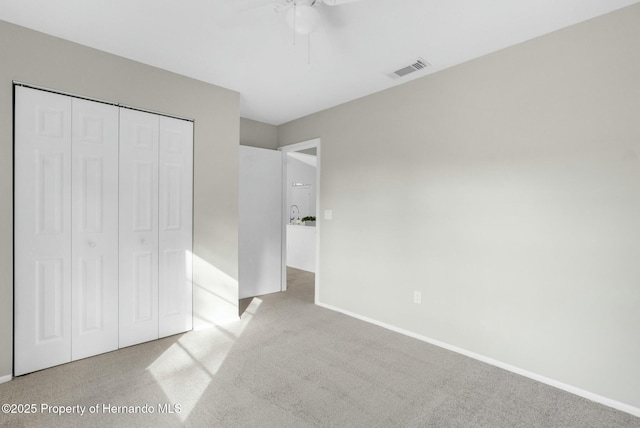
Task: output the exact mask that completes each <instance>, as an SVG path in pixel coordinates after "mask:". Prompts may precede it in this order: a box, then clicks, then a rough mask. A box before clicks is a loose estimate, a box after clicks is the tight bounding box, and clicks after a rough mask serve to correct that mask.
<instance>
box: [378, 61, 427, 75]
mask: <svg viewBox="0 0 640 428" xmlns="http://www.w3.org/2000/svg"><path fill="white" fill-rule="evenodd" d="M430 65H431V64H429V63H428V62H427V61H425V60H424V59H422V58H418V59H417V60H416V61H415V62H414V63H413V64H410V65H407V66H405V67H402V68H400V69H398V70H396V71H394V72H392V73H389V74H388V76H389V77H391V78H392V79H398V78H400V77H404V76H406V75H407V74H411V73H413V72H414V71H419V70H423V69H425V68H427V67H429V66H430Z"/></svg>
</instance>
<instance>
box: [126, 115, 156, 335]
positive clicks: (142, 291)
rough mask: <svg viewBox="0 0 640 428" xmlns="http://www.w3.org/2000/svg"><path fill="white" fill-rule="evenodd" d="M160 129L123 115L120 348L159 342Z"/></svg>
mask: <svg viewBox="0 0 640 428" xmlns="http://www.w3.org/2000/svg"><path fill="white" fill-rule="evenodd" d="M158 124H159V116H157V115H153V114H150V113H144V112H139V111H135V110H130V109H124V108H123V109H120V194H119V196H120V198H119V199H120V213H119V218H120V229H119V235H120V246H119V258H120V275H119V289H120V294H119V300H120V306H119V307H120V314H119V319H120V339H119V346H120V347H124V346H129V345H134V344H136V343H141V342H146V341H149V340H153V339H157V338H158Z"/></svg>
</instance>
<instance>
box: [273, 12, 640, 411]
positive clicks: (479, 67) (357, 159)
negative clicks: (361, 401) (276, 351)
mask: <svg viewBox="0 0 640 428" xmlns="http://www.w3.org/2000/svg"><path fill="white" fill-rule="evenodd" d="M638 23H640V5H635V6H632V7H630V8H626V9H623V10H620V11H617V12H614V13H612V14H610V15H606V16H604V17H601V18H598V19H595V20H593V21H589V22H586V23H583V24H580V25H577V26H574V27H571V28H568V29H565V30H563V31H559V32H556V33H553V34H550V35H547V36H544V37H541V38H539V39H536V40H533V41H530V42H527V43H524V44H521V45H518V46H515V47H512V48H509V49H506V50H503V51H500V52H497V53H494V54H491V55H488V56H485V57H483V58H480V59H477V60H474V61H471V62H468V63H465V64H462V65H459V66H457V67H454V68H450V69H448V70H445V71H442V72H439V73H436V74H433V75H431V76H427V77H425V78H422V79H419V80H415V81H413V82H409V83H407V84H405V85H401V86H398V87H396V88H393V89H390V90H387V91H384V92H380V93H377V94H374V95H371V96H368V97H365V98H362V99H359V100H356V101H353V102H350V103H347V104H344V105H341V106H338V107H335V108H332V109H329V110H326V111H323V112H320V113H317V114H314V115H312V116H309V117H305V118H303V119H300V120H297V121H294V122H291V123H288V124H284V125H281V126H279V128H278V134H279V144H280V145H287V144H291V143H295V142H298V141H303V140H307V139H310V138H314V137H320V138H321V139H322V159H321V163H322V171H321V175H322V179H321V186H320V188H321V206H320V207H319V209H320V211H319V212H322V210H324V209H332V210H333V220H331V221H325V220H322V219H320V221H321V224H320V226H321V228H320V233H321V235H320V245H321V248H320V264H319V275H320V278H321V288H320V295H319V300H320V302H321V303H323V304H326V305H331V306H334V307H336V308H339V309H340V310H343V311H349V312H351V313H354V314H357V315H359V316H362V317H368V318H371V319H373V320H376V321H377V322H381V323H387V324H389V325H391V326H394V327H396V328H400V329H405V330H408V331H410V332H412V333H414V334H417V335H422V336H424V337H428V338H432V339H436V340H439V341H442V342H445V343H448V344H450V345H453V346H457V347H460V348H463V349H465V350H468V351H471V352H475V353H477V354H480V355H482V356H485V357H488V358H492V359H495V360H498V361H501V362H503V363H506V364H510V365H513V366H516V367H518V368H521V369H524V370H527V371H529V372H532V373H535V374H539V375H542V376H546V377H548V378H551V379H553V380H555V381H559V382H563V383H565V384H568V385H571V386H574V387H577V388H581V389H583V390H585V391H588V392H591V393H594V394H598V395H600V396H604V397H606V398H609V399H612V400H615V401H617V402H619V403H624V404H626V405H630V406H635V408H636V409H637V408H640V382H639V381H638V379H640V340H639V339H638V338H639V337H640V336H639V333H638V326H640V268H639V266H640V262H639V260H640V163H639V160H640V83H639V82H640V54H639V52H640V25H638ZM414 290H419V291H421V292H422V304H421V305H417V304H414V303H413V291H414Z"/></svg>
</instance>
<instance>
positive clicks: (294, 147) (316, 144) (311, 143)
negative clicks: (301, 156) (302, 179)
mask: <svg viewBox="0 0 640 428" xmlns="http://www.w3.org/2000/svg"><path fill="white" fill-rule="evenodd" d="M320 143H321V142H320V138H312V139H310V140H306V141H301V142H299V143H295V144H289V145H287V146H282V147H278V150H279V151H281V152H282V192H283V193H282V195H283V196H282V221H283V225H284V227H283V228H282V275H281V277H282V286H281V289H282V291H285V290H286V289H287V227H286V224H287V223H288V222H289V219H288V213H289V210H288V207H287V206H286V205H287V200H286V199H287V198H286V197H285V196H284V195H286V194H287V193H286V192H287V187H286V186H287V158H288V156H287V153H288V152H298V151H301V150H307V149H312V148H315V149H316V159H317V166H316V226H315V227H316V261H315V263H316V269H315V270H316V272H315V295H314V303H315V304H318V301H319V299H318V296H320V269H319V267H320V227H321V222H320V216H319V215H318V213H319V212H320V164H321V156H320V146H321V144H320Z"/></svg>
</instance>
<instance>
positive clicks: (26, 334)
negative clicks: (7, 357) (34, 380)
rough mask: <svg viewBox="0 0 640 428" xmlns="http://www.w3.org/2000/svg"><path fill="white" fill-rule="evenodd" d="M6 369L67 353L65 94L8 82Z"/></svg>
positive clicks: (33, 366)
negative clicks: (10, 203)
mask: <svg viewBox="0 0 640 428" xmlns="http://www.w3.org/2000/svg"><path fill="white" fill-rule="evenodd" d="M15 91H16V98H15V152H14V160H15V169H14V171H15V172H14V174H15V175H14V177H15V178H14V186H15V187H14V242H15V243H14V264H15V271H14V282H15V297H14V298H15V301H14V315H15V342H14V355H15V359H14V373H15V374H16V375H21V374H25V373H29V372H32V371H35V370H40V369H44V368H47V367H51V366H55V365H58V364H62V363H65V362H68V361H70V360H71V98H70V97H65V96H60V95H57V94H51V93H48V92H43V91H38V90H34V89H29V88H24V87H16V88H15Z"/></svg>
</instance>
